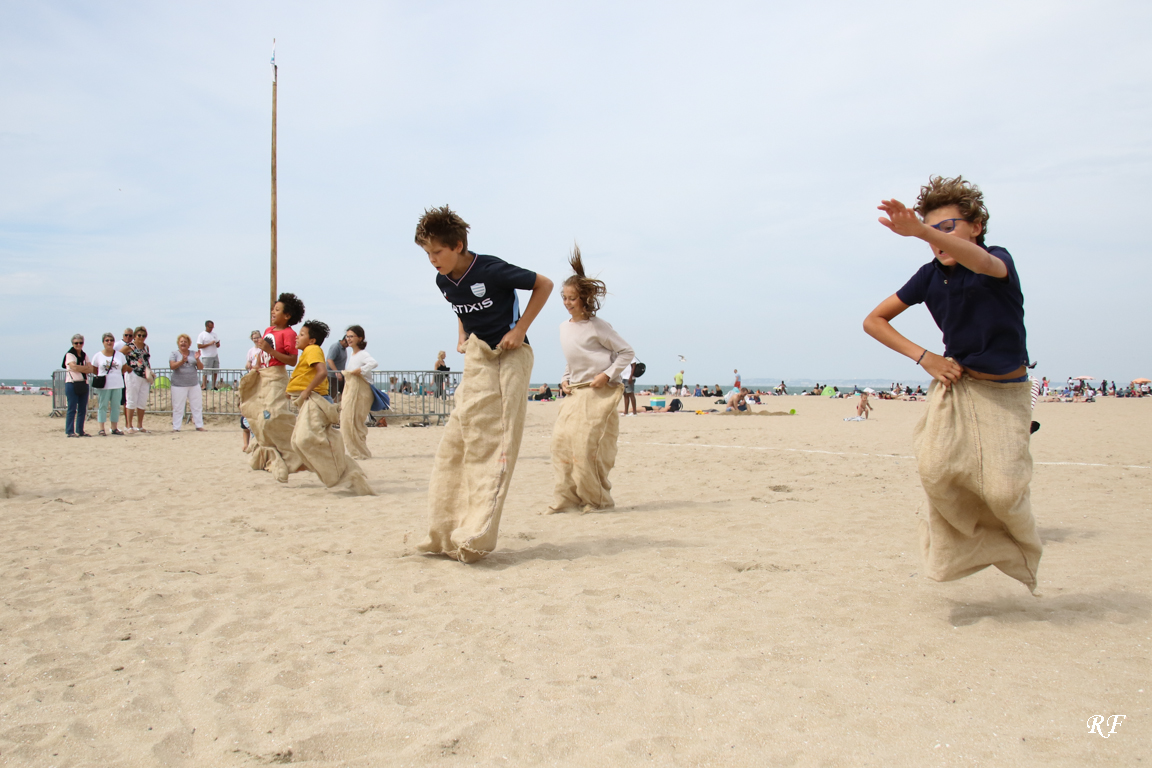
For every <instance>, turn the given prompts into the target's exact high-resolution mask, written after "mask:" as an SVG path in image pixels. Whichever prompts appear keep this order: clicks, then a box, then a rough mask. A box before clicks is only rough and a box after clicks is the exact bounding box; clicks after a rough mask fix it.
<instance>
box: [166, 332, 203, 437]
mask: <svg viewBox="0 0 1152 768" xmlns="http://www.w3.org/2000/svg"><path fill="white" fill-rule="evenodd" d="M176 344H177V345H178V346H179V347H180V348H179V349H178V350H177V351H175V352H173V353H172V354H171V355H169V356H168V367H169V368H171V369H172V431H173V432H179V431H180V426H181V425H182V424H183V423H184V406H185V404H187V405H188V407H189V408H190V409H191V410H192V423H193V424H195V425H196V431H197V432H203V431H204V399H203V398H204V396H203V395H202V394H201V393H200V387H198V386H196V384H197V382H196V378H197V376H196V371H197V370H201V371H202V370H204V362H203V359H202V358H203V353H202V352H201V351H199V350H197V351H195V352H193V351H192V337H191V336H189V335H188V334H186V333H182V334H180V335H179V336H177V337H176Z"/></svg>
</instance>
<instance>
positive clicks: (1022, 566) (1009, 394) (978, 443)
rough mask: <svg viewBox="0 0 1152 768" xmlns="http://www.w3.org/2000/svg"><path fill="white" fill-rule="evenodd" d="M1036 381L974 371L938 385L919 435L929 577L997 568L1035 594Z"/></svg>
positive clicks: (1038, 547) (931, 391) (922, 532)
mask: <svg viewBox="0 0 1152 768" xmlns="http://www.w3.org/2000/svg"><path fill="white" fill-rule="evenodd" d="M1031 391H1032V384H1031V383H1030V382H1027V381H1022V382H1019V383H1016V384H995V383H991V382H987V381H981V380H979V379H973V378H971V377H970V376H963V377H962V378H961V379H960V381H958V382H956V383H955V384H953V385H952V387H951V389H949V390H945V389H944V388H943V387H941V386H940V385H939V384H938V383H937V382H933V383H932V386H931V387H930V388H929V390H928V407H927V411H926V412H925V414H924V416H923V417H922V418H921V419H920V422H919V423H918V424H917V425H916V430H915V432H914V440H915V444H916V458H917V461H918V463H919V466H920V482H921V483H922V484H923V485H924V491H925V492H926V493H927V494H928V519H927V521H923V520H922V521H921V522H920V549H921V552H922V554H923V558H924V568H925V571H926V573H925V575H926V576H928V577H929V578H931V579H935V580H936V581H951V580H953V579H959V578H962V577H964V576H967V575H969V574H971V573H975V572H976V571H979V570H982V569H984V568H987V567H988V566H989V565H994V566H996V567H997V568H999V569H1000V570H1001V571H1003V572H1004V573H1006V574H1008V575H1009V576H1011V577H1012V578H1014V579H1018V580H1019V581H1021V582H1023V584H1024V585H1025V586H1026V587H1028V589H1029V590H1031V591H1033V592H1035V591H1036V569H1037V566H1038V565H1039V564H1040V554H1041V544H1040V537H1039V535H1038V534H1037V533H1036V521H1035V519H1034V518H1033V517H1032V502H1031V498H1030V496H1029V489H1028V484H1029V483H1030V482H1031V480H1032V454H1031V453H1030V452H1029V450H1028V439H1029V427H1030V425H1031V419H1032V409H1031V394H1032V392H1031Z"/></svg>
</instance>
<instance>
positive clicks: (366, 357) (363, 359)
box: [344, 349, 376, 381]
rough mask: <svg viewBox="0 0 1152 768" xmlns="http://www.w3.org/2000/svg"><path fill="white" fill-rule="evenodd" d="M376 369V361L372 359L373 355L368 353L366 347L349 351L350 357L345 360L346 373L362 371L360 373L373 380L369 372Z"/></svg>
mask: <svg viewBox="0 0 1152 768" xmlns="http://www.w3.org/2000/svg"><path fill="white" fill-rule="evenodd" d="M374 370H376V361H375V360H373V359H372V355H370V354H368V350H366V349H362V350H360V351H359V352H352V353H349V355H348V359H347V360H346V361H345V362H344V373H348V372H350V371H360V375H361V376H363V377H364V378H365V379H367V380H368V381H371V380H372V377H371V376H369V375H368V374H370V373H371V372H372V371H374Z"/></svg>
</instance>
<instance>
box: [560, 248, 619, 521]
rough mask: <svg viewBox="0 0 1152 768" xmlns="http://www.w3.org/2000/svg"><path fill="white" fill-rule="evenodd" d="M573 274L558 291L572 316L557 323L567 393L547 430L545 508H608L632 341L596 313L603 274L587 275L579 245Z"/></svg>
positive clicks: (602, 291) (563, 386)
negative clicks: (552, 484) (549, 471)
mask: <svg viewBox="0 0 1152 768" xmlns="http://www.w3.org/2000/svg"><path fill="white" fill-rule="evenodd" d="M568 263H569V264H570V265H571V266H572V271H573V273H574V274H573V275H572V276H571V277H569V278H568V279H567V280H565V281H564V286H563V289H562V291H561V294H562V296H563V300H564V308H565V309H567V310H568V313H569V314H570V315H571V316H572V317H571V319H569V320H566V321H565V322H563V323H561V324H560V346H561V348H562V349H563V351H564V359H565V361H566V363H567V364H566V365H565V367H564V378H563V380H562V381H561V382H560V388H561V389H562V390H563V391H564V393H565V395H566V397H565V398H564V399H563V400H561V402H560V414H559V416H558V417H557V419H556V426H555V427H554V429H553V431H552V466H553V467H554V468H555V471H556V490H555V494H554V498H553V502H552V506H551V507H550V508H549V510H548V511H549V512H564V511H567V510H575V509H580V510H582V511H584V512H589V511H592V510H596V509H610V508H611V507H614V506H615V505H616V504H615V502H614V501H613V500H612V494H611V493H610V491H611V489H612V483H611V482H609V480H608V473H609V472H611V471H612V467H613V466H614V465H615V463H616V440H617V438H618V437H619V435H620V412H619V410H618V409H619V407H620V399H621V396H622V394H623V386H622V385H621V382H620V377H621V374H622V373H623V372H624V371H625V370H626V369H627V368H628V366H629V364H631V362H632V360H633V358H634V357H635V354H634V353H633V351H632V347H631V346H630V345H629V344H628V342H626V341H625V340H624V339H623V338H621V337H620V334H618V333H616V331H615V330H614V329H613V328H612V326H611V325H609V324H608V323H607V322H605V321H604V320H601V319H600V318H598V317H596V312H597V311H598V310H599V309H600V300H601V299H602V298H603V297H604V295H605V294H606V293H607V288H606V286H605V285H604V282H603V281H602V280H596V279H594V278H590V277H586V276H585V274H584V264H583V262H582V261H581V259H580V249H579V248H576V249H575V251H574V252H573V254H572V257H571V258H570V259H569V260H568Z"/></svg>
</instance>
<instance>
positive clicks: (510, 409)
mask: <svg viewBox="0 0 1152 768" xmlns="http://www.w3.org/2000/svg"><path fill="white" fill-rule="evenodd" d="M468 229H469V227H468V224H467V223H466V222H465V221H464V220H463V219H461V218H460V217H459V216H457V215H456V214H455V213H454V212H452V211H451V210H450V209H449V208H448V206H444V207H442V208H433V209H431V210H427V211H425V212H424V215H423V216H422V217H421V218H420V223H419V224H418V225H417V227H416V244H417V245H419V246H420V247H421V248H423V249H424V251H425V252H426V253H427V254H428V260H429V261H430V262H431V263H432V266H433V267H435V269H436V271H437V273H438V274H437V275H436V287H437V288H439V289H440V292H441V293H442V294H443V295H444V298H445V299H446V300H447V301H448V303H449V304H450V305H451V306H452V311H453V312H455V313H456V325H457V344H456V351H458V352H460V353H462V354H464V355H465V358H464V374H463V377H462V378H461V381H460V385H459V387H457V389H456V393H455V400H456V402H455V406H454V407H453V409H452V415H451V416H450V417H449V419H448V426H447V428H446V430H445V433H444V437H443V439H442V440H441V441H440V447H439V448H438V449H437V451H436V460H435V463H434V464H433V468H432V478H431V480H430V481H429V488H428V518H429V533H428V541H426V542H424V543H423V544H421V545H420V547H419V549H420V550H421V551H424V552H428V553H432V554H445V555H448V556H450V557H454V558H456V559H458V560H460V561H461V562H465V563H471V562H475V561H476V560H479V559H480V558H481V557H483V556H484V555H486V554H488V553H489V552H491V551H492V550H493V549H495V547H496V539H497V535H498V532H499V527H500V514H501V512H502V510H503V508H504V499H505V498H506V496H507V494H508V485H509V482H510V481H511V479H512V470H513V469H514V468H515V466H516V457H517V455H518V453H519V451H520V438H521V436H522V435H523V433H524V415H525V412H526V411H527V408H528V381H529V378H530V377H531V375H532V348H531V347H530V346H529V345H528V339H527V333H528V326H530V325H531V324H532V321H533V320H535V319H536V315H538V314H539V313H540V310H541V309H542V308H543V307H544V302H546V301H547V300H548V295H549V294H550V293H551V292H552V281H551V280H549V279H548V278H546V277H544V276H543V275H539V274H536V273H535V272H531V271H529V270H527V269H521V268H520V267H517V266H514V265H512V264H509V263H508V262H506V261H502V260H500V259H498V258H496V257H495V256H481V255H477V254H475V253H473V252H471V251H469V250H468ZM517 290H522V291H531V292H532V295H531V297H530V298H529V300H528V304H527V306H525V307H524V310H523V313H521V310H520V300H519V297H518V296H517V295H516V291H517Z"/></svg>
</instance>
